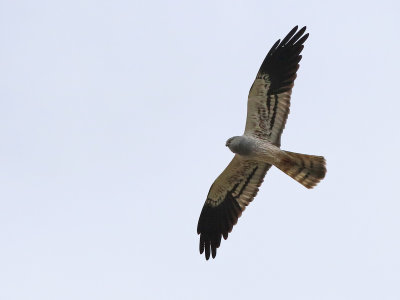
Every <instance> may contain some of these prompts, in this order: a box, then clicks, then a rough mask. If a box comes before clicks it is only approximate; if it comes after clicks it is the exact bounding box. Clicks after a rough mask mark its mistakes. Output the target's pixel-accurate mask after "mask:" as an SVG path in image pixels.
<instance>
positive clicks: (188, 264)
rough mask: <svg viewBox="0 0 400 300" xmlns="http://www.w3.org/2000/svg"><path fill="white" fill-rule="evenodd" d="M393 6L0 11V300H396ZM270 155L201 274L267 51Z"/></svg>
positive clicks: (56, 5) (1, 5) (17, 4)
mask: <svg viewBox="0 0 400 300" xmlns="http://www.w3.org/2000/svg"><path fill="white" fill-rule="evenodd" d="M398 3H399V2H398V1H374V2H372V1H332V2H323V1H292V2H291V1H275V2H272V1H202V2H201V4H199V3H198V2H194V1H182V2H179V1H165V2H164V1H153V2H152V1H141V2H139V1H133V2H132V1H82V0H80V1H6V0H0V39H1V41H2V42H1V45H2V46H1V47H0V241H1V247H0V299H7V300H14V299H21V300H22V299H23V300H27V299H38V300H39V299H40V300H45V299H52V300H54V299H57V300H59V299H60V300H64V299H66V300H67V299H68V300H70V299H75V300H76V299H85V300H87V299H96V300H98V299H277V300H280V299H318V300H320V299H335V300H337V299H400V285H399V282H400V255H399V253H400V235H399V231H400V192H399V183H398V181H399V175H398V170H399V169H400V162H399V153H400V143H399V138H398V135H399V133H398V131H399V128H400V119H399V110H400V104H399V99H398V92H397V91H398V89H397V87H398V84H399V81H398V78H399V75H398V72H399V71H398V70H399V68H400V61H399V53H400V40H399V29H400V21H399V20H400V13H399V12H400V4H398ZM295 25H299V26H304V25H307V27H308V32H309V33H310V38H309V39H308V40H307V42H306V44H305V49H304V51H303V60H302V62H301V67H300V70H299V72H298V78H297V80H296V82H295V87H294V91H293V97H292V106H291V114H290V115H289V119H288V123H287V125H286V129H285V131H284V133H283V136H282V148H283V149H287V150H290V151H295V152H302V153H309V154H316V155H324V156H325V157H326V159H327V163H328V164H327V167H328V173H327V177H326V178H325V180H324V181H323V182H321V183H320V184H319V185H318V186H317V187H316V188H315V189H314V190H306V189H305V188H304V187H302V186H301V185H300V184H298V183H296V182H295V181H294V180H292V179H291V178H289V177H288V176H287V175H285V174H283V173H282V172H280V171H279V170H277V169H275V168H273V169H271V170H270V171H269V173H268V174H267V177H266V179H265V181H264V184H263V185H262V187H261V189H260V192H259V194H258V196H257V197H256V199H255V200H254V202H253V203H252V204H251V205H250V206H249V207H248V209H246V211H245V212H244V213H243V215H242V217H241V218H240V219H239V222H238V225H237V226H235V227H234V229H233V231H232V234H230V236H229V239H228V240H226V241H223V242H222V244H221V248H220V249H219V251H218V255H217V257H216V259H215V260H211V261H207V262H206V261H205V259H204V257H203V256H200V254H199V253H198V236H197V234H196V226H197V220H198V217H199V214H200V211H201V208H202V206H203V203H204V200H205V197H206V195H207V192H208V189H209V187H210V185H211V184H212V182H213V181H214V179H215V178H216V177H217V176H218V174H219V173H220V172H221V171H222V170H223V169H224V168H225V166H226V165H227V163H228V162H229V161H230V159H231V158H232V153H231V152H229V150H228V149H227V148H226V147H225V141H226V139H227V138H229V137H231V136H233V135H238V134H239V135H240V134H241V133H242V132H243V130H244V124H245V117H246V101H247V93H248V90H249V88H250V85H251V83H252V81H253V79H254V77H255V75H256V72H257V70H258V67H259V66H260V64H261V62H262V60H263V58H264V56H265V55H266V53H267V52H268V50H269V49H270V47H271V46H272V45H273V43H274V42H275V41H276V40H277V39H279V38H282V37H284V35H286V34H287V32H288V31H289V30H290V29H291V28H292V27H293V26H295Z"/></svg>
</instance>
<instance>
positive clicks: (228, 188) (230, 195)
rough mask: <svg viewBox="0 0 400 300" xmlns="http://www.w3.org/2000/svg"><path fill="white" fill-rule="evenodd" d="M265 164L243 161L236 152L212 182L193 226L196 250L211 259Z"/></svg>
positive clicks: (247, 200)
mask: <svg viewBox="0 0 400 300" xmlns="http://www.w3.org/2000/svg"><path fill="white" fill-rule="evenodd" d="M270 167H271V165H269V164H263V163H257V162H254V161H250V160H244V159H243V158H240V157H239V156H238V155H236V156H235V157H234V158H233V160H232V161H231V162H230V164H229V165H228V167H227V168H226V169H225V170H224V171H223V172H222V173H221V175H219V176H218V178H217V179H216V180H215V181H214V183H213V184H212V186H211V188H210V191H209V193H208V196H207V200H206V202H205V204H204V206H203V209H202V211H201V214H200V218H199V222H198V225H197V233H198V234H200V253H201V254H202V253H203V252H204V251H205V256H206V259H207V260H208V259H209V258H210V253H211V254H212V257H213V258H214V257H215V256H216V254H217V248H219V246H220V244H221V237H222V236H223V237H224V239H227V238H228V234H229V232H231V231H232V227H233V225H235V224H236V223H237V221H238V218H239V217H240V216H241V214H242V212H243V211H244V210H245V208H246V206H247V205H248V204H249V203H250V202H251V201H252V200H253V198H254V197H255V196H256V194H257V192H258V188H259V186H260V185H261V183H262V182H263V179H264V176H265V173H266V172H267V171H268V169H269V168H270Z"/></svg>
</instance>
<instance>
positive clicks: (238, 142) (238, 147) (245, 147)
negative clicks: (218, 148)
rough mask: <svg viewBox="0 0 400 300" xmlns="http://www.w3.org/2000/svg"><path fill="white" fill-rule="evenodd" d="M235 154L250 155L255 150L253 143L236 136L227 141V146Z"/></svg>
mask: <svg viewBox="0 0 400 300" xmlns="http://www.w3.org/2000/svg"><path fill="white" fill-rule="evenodd" d="M225 145H226V146H227V147H229V149H230V150H231V151H232V152H233V153H237V154H240V155H248V154H250V153H251V151H252V149H253V142H252V141H251V140H249V139H248V138H246V137H243V136H234V137H231V138H230V139H228V140H227V141H226V144H225Z"/></svg>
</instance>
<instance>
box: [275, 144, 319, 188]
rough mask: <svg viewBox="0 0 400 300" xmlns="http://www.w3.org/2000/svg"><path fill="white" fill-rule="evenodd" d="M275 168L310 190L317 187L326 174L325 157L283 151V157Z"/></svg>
mask: <svg viewBox="0 0 400 300" xmlns="http://www.w3.org/2000/svg"><path fill="white" fill-rule="evenodd" d="M275 166H276V167H277V168H278V169H280V170H281V171H283V172H285V173H286V174H287V175H289V176H290V177H292V178H293V179H294V180H296V181H297V182H299V183H301V184H302V185H304V186H305V187H306V188H308V189H312V188H313V187H314V186H316V185H317V184H318V183H319V182H320V181H321V180H322V179H323V178H324V177H325V174H326V161H325V158H324V157H323V156H316V155H308V154H301V153H294V152H289V151H282V157H281V159H280V160H279V161H278V162H277V163H276V164H275Z"/></svg>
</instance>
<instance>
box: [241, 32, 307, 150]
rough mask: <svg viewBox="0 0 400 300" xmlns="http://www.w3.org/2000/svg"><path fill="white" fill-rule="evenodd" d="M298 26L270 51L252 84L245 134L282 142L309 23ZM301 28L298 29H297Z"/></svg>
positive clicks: (272, 141)
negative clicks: (304, 25)
mask: <svg viewBox="0 0 400 300" xmlns="http://www.w3.org/2000/svg"><path fill="white" fill-rule="evenodd" d="M297 29H298V27H297V26H296V27H294V28H293V29H292V30H291V31H290V32H289V33H288V35H287V36H286V37H285V38H284V39H283V40H282V41H280V40H278V41H277V42H276V43H275V44H274V45H273V46H272V48H271V50H270V51H269V52H268V54H267V56H266V57H265V59H264V61H263V63H262V64H261V67H260V70H259V71H258V73H257V76H256V79H255V80H254V83H253V85H252V86H251V89H250V92H249V98H248V102H247V120H246V129H245V134H249V135H255V136H257V137H258V138H262V139H267V140H269V141H270V142H271V143H273V144H275V145H277V146H278V147H279V146H280V140H281V134H282V131H283V129H284V127H285V123H286V120H287V117H288V115H289V107H290V96H291V94H292V88H293V85H294V80H295V79H296V76H297V75H296V72H297V70H298V69H299V62H300V60H301V55H300V53H301V51H302V50H303V48H304V46H303V43H304V42H305V41H306V40H307V38H308V33H307V34H304V32H305V31H306V27H303V28H302V29H300V30H299V31H297ZM296 32H297V33H296Z"/></svg>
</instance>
